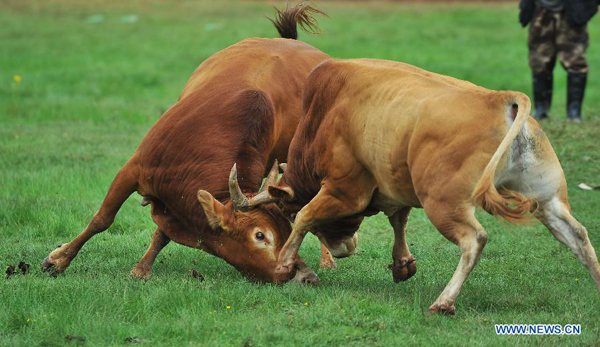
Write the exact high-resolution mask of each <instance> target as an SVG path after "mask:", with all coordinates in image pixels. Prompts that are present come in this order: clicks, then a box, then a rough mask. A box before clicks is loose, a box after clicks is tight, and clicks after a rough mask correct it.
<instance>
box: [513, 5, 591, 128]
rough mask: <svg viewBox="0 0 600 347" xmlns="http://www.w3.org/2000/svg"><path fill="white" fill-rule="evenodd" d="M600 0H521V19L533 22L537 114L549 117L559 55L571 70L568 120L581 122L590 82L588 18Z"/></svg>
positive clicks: (524, 22) (532, 62)
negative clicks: (587, 84)
mask: <svg viewBox="0 0 600 347" xmlns="http://www.w3.org/2000/svg"><path fill="white" fill-rule="evenodd" d="M599 1H600V0H521V2H520V3H519V8H520V13H519V20H520V22H521V24H522V25H523V27H525V26H527V24H529V38H528V42H527V45H528V46H529V66H530V68H531V71H532V75H533V102H534V105H535V110H534V113H533V117H534V118H536V119H545V118H547V117H548V112H549V111H550V105H551V102H552V80H553V77H552V76H553V75H552V71H553V70H554V65H555V63H556V57H557V56H558V59H559V60H560V62H561V65H562V66H563V68H564V69H565V70H566V71H567V74H568V75H567V119H568V120H570V121H575V122H580V121H581V106H582V103H583V95H584V92H585V86H586V83H587V75H588V70H589V68H588V64H587V60H586V50H587V47H588V44H589V35H588V31H587V23H588V21H589V20H590V19H591V18H592V17H593V16H594V15H595V14H596V12H597V11H598V4H599Z"/></svg>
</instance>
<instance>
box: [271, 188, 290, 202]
mask: <svg viewBox="0 0 600 347" xmlns="http://www.w3.org/2000/svg"><path fill="white" fill-rule="evenodd" d="M268 189H269V195H271V196H272V197H273V198H275V199H277V200H288V201H292V200H294V199H295V198H296V194H295V193H294V190H293V189H292V188H291V187H290V186H269V188H268Z"/></svg>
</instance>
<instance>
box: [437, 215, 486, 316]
mask: <svg viewBox="0 0 600 347" xmlns="http://www.w3.org/2000/svg"><path fill="white" fill-rule="evenodd" d="M425 212H426V213H427V215H428V217H429V219H430V220H431V222H432V223H433V225H434V226H435V227H436V228H437V229H438V230H439V231H440V233H441V234H442V235H444V237H445V238H447V239H448V240H450V241H452V242H453V243H454V244H456V245H457V246H458V247H460V250H461V257H460V261H459V263H458V267H457V268H456V271H455V272H454V275H453V276H452V279H450V282H448V284H447V285H446V287H445V288H444V290H443V291H442V293H441V294H440V296H439V297H438V298H437V300H436V301H435V302H434V303H433V304H432V305H431V306H430V307H429V309H428V310H427V312H429V313H445V314H454V313H455V311H456V310H455V307H454V303H455V301H456V297H457V296H458V294H459V293H460V289H461V288H462V285H463V284H464V282H465V280H466V279H467V277H468V276H469V274H470V273H471V271H472V270H473V268H474V267H475V265H477V263H478V262H479V258H480V256H481V252H482V251H483V248H484V246H485V244H486V242H487V233H486V232H485V230H484V229H483V227H482V226H481V224H479V222H478V221H477V219H476V218H475V215H474V213H475V208H474V207H465V208H463V209H457V208H456V206H453V205H448V204H439V203H433V204H425Z"/></svg>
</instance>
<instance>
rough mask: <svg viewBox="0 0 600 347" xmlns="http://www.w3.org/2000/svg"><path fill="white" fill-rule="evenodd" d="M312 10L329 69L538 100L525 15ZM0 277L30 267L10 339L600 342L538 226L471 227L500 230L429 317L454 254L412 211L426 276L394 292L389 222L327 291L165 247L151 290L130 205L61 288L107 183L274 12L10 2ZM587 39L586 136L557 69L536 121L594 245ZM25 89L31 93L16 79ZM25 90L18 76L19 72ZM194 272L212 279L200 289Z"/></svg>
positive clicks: (325, 278)
mask: <svg viewBox="0 0 600 347" xmlns="http://www.w3.org/2000/svg"><path fill="white" fill-rule="evenodd" d="M316 4H317V5H318V6H319V7H320V8H321V9H323V10H325V11H326V12H328V13H329V15H330V18H329V19H326V18H324V19H322V20H321V27H322V28H323V29H324V31H325V33H324V34H323V35H320V36H307V35H302V36H301V39H302V40H304V41H306V42H309V43H311V44H312V45H314V46H316V47H317V48H319V49H321V50H323V51H325V52H327V53H328V54H330V55H332V56H334V57H340V58H350V57H373V58H385V59H393V60H400V61H404V62H408V63H411V64H415V65H417V66H420V67H423V68H426V69H428V70H432V71H435V72H438V73H443V74H447V75H451V76H454V77H458V78H462V79H468V80H470V81H472V82H474V83H476V84H479V85H482V86H485V87H488V88H491V89H511V90H518V91H523V92H526V93H528V94H530V73H529V69H528V66H527V59H526V56H527V49H526V44H525V42H526V31H525V30H523V29H521V28H520V26H519V25H518V24H517V17H516V16H517V6H516V4H513V3H508V4H507V3H504V4H499V5H481V4H479V5H477V4H470V5H467V4H463V5H453V6H450V5H439V4H438V5H425V4H420V5H401V4H391V3H383V4H372V3H352V4H344V3H336V2H326V3H323V4H320V3H319V2H318V1H317V2H316ZM0 7H1V10H0V26H1V27H2V30H1V31H0V47H1V49H0V205H1V208H0V265H2V267H3V268H4V267H6V266H7V265H9V264H16V263H18V262H19V261H22V260H24V261H26V262H28V263H31V264H32V270H31V272H30V273H29V274H28V275H25V276H24V275H14V276H12V277H11V278H10V279H6V280H5V279H4V278H2V279H0V345H3V346H62V345H79V344H81V342H78V341H67V340H65V336H66V335H79V336H85V337H86V339H87V341H86V342H85V344H86V345H88V346H95V345H122V344H128V342H125V340H126V338H128V337H133V336H138V337H139V338H141V339H143V341H142V342H148V344H149V345H161V346H163V345H164V346H181V345H193V346H221V345H226V346H229V345H231V346H242V345H250V346H266V345H294V344H295V345H311V346H315V345H333V346H364V345H381V346H391V345H427V346H431V345H443V346H446V345H454V346H466V345H469V346H484V345H485V346H487V345H507V346H509V345H511V346H512V345H514V344H526V345H528V344H532V345H559V344H560V345H563V344H565V345H574V346H575V345H576V346H582V345H588V346H600V342H599V341H600V323H599V322H600V296H599V295H598V292H597V291H596V288H595V285H594V283H593V281H592V279H591V278H590V276H589V275H588V273H587V271H586V269H585V268H584V267H583V266H582V265H581V264H580V263H579V261H578V260H577V259H576V258H575V257H574V256H573V255H572V254H571V252H570V251H569V250H568V249H567V248H566V247H564V246H563V245H562V244H559V243H558V242H557V241H556V240H555V239H554V238H553V237H552V236H551V235H550V233H549V232H548V231H547V230H546V229H545V228H544V227H543V226H541V225H540V224H534V225H532V226H528V227H514V226H511V225H507V224H506V223H499V222H497V221H495V220H494V219H493V218H491V217H489V216H488V215H486V214H485V213H478V217H480V221H481V222H482V224H483V225H484V227H485V228H486V230H487V231H488V233H489V242H488V245H487V247H486V249H485V251H484V253H483V256H482V259H481V261H480V263H479V265H478V266H477V267H476V268H475V270H474V272H473V273H472V274H471V276H470V277H469V279H468V280H467V282H466V284H465V286H464V287H463V290H462V292H461V295H460V296H459V299H458V301H457V305H456V307H457V315H456V316H454V317H445V316H426V315H424V312H425V311H426V309H427V308H428V307H429V305H430V304H431V303H433V301H434V300H435V299H436V297H437V296H438V294H439V293H440V292H441V290H442V289H443V287H444V286H445V285H446V283H447V282H448V280H449V279H450V277H451V276H452V273H453V271H454V269H455V267H456V265H457V263H458V258H459V250H458V248H457V247H456V246H454V245H453V244H451V243H450V242H448V241H447V240H445V239H444V238H443V237H442V236H441V235H440V234H439V233H438V232H437V231H436V230H435V229H434V228H433V226H432V225H431V224H430V223H429V222H428V220H427V218H426V217H425V215H424V213H423V211H422V210H415V211H414V212H413V213H412V215H411V219H410V222H409V225H408V239H409V244H410V246H411V249H412V252H413V255H414V256H415V257H416V258H417V261H418V267H419V270H418V272H417V274H416V276H415V277H413V278H412V279H410V280H409V281H407V282H405V283H401V284H394V283H393V282H392V276H391V273H390V272H389V270H387V267H386V266H387V264H388V263H390V262H391V249H392V242H393V233H392V229H391V227H390V225H389V224H388V222H387V219H386V218H385V216H383V215H378V216H375V217H371V218H369V219H368V220H367V221H366V222H365V223H364V224H363V226H362V228H361V230H360V232H359V234H360V245H359V250H358V252H357V254H356V255H354V256H353V257H350V258H347V259H341V260H338V265H339V269H338V270H335V271H332V270H319V269H316V267H317V265H318V256H319V246H318V242H317V240H316V238H315V237H312V236H311V237H308V238H307V240H306V242H305V245H304V247H303V249H302V254H303V256H304V258H305V259H306V260H307V262H308V263H309V265H311V266H312V267H313V268H315V269H316V270H317V273H318V274H319V276H320V279H321V282H320V285H319V286H318V287H316V288H313V287H303V286H300V285H284V286H276V285H259V284H253V283H250V282H248V281H246V280H245V279H244V278H242V277H241V276H240V275H239V274H238V273H237V271H235V269H233V268H232V267H230V266H229V265H227V264H226V263H225V262H224V261H222V260H220V259H218V258H215V257H212V256H209V255H208V254H205V253H200V251H196V250H193V249H189V248H185V247H183V246H180V245H176V244H171V245H169V246H167V248H166V249H165V250H164V251H163V252H162V253H161V254H160V255H159V261H157V263H156V264H155V266H154V269H153V277H152V279H151V280H149V281H147V282H143V281H139V280H135V279H132V278H130V277H129V271H130V269H131V268H132V267H133V265H135V264H136V263H137V261H138V260H139V258H140V257H141V256H142V254H143V253H144V251H145V249H146V247H147V245H148V243H149V241H150V236H151V232H152V231H154V225H153V223H152V221H151V219H150V218H149V217H150V216H149V210H148V209H143V208H142V207H140V205H139V202H140V200H141V198H140V197H139V196H132V197H131V198H130V199H129V200H128V201H127V202H126V204H125V205H124V208H123V209H122V210H121V212H120V213H119V215H118V216H117V220H116V223H115V224H114V225H113V226H112V227H111V228H110V229H109V230H108V231H106V232H104V233H103V234H101V235H98V236H96V237H95V238H94V239H93V240H91V241H90V242H89V243H88V244H87V245H86V246H85V247H84V248H83V250H82V252H81V253H80V254H79V256H78V257H77V258H76V259H75V260H74V261H73V263H72V265H71V267H70V268H69V269H68V270H67V272H66V273H65V274H64V275H61V276H59V277H57V278H50V277H48V276H47V275H46V274H43V273H41V271H40V270H39V266H40V263H41V261H42V260H43V259H44V257H45V256H46V255H47V254H48V252H49V251H51V250H52V249H54V247H56V245H57V244H59V243H61V242H66V241H69V240H71V239H72V238H73V237H74V236H75V235H76V234H77V233H78V232H79V231H80V230H81V229H82V228H83V227H84V226H85V225H86V224H87V222H88V221H89V219H90V218H91V216H92V214H93V213H94V212H95V211H96V209H97V208H98V207H99V206H100V203H101V201H102V199H103V197H104V194H105V193H106V190H107V188H108V186H109V184H110V182H111V181H112V178H113V176H114V174H115V173H116V172H117V170H118V169H119V168H120V167H121V166H122V165H123V164H124V163H125V162H126V160H127V159H128V158H129V156H130V155H131V154H132V153H133V152H134V150H135V148H136V146H137V144H138V143H139V141H140V140H141V138H142V136H143V135H144V134H145V132H146V131H147V130H148V129H149V128H150V126H151V125H152V124H153V123H154V122H155V121H156V120H157V119H158V117H159V116H160V114H161V113H162V112H163V111H164V110H165V109H166V108H167V107H168V106H169V105H170V104H173V103H174V102H175V101H176V100H177V97H178V94H179V92H180V91H181V89H182V87H183V85H184V84H185V82H186V80H187V78H188V77H189V75H190V74H191V72H192V71H193V69H194V68H195V67H196V66H197V65H198V64H199V63H200V62H201V61H203V60H204V59H206V58H207V57H208V56H210V55H211V54H213V53H214V52H216V51H218V50H220V49H222V48H225V47H227V46H228V45H230V44H233V43H235V42H237V41H239V40H241V39H243V38H246V37H252V36H262V37H275V36H276V31H275V30H274V29H273V28H272V26H271V24H270V22H269V21H267V20H266V19H265V18H264V17H263V16H264V15H267V14H268V15H270V14H272V10H271V8H270V6H269V3H251V2H241V3H240V2H227V1H224V2H217V1H203V2H198V1H186V0H183V1H175V0H169V1H130V2H119V1H107V2H96V1H93V2H81V3H78V2H75V1H64V0H58V1H52V2H48V1H42V0H34V1H27V2H24V1H17V0H12V1H11V0H4V1H2V2H1V4H0ZM598 20H599V19H598V18H595V19H594V22H593V23H594V25H591V26H590V31H591V33H590V34H591V37H592V45H591V47H590V49H589V63H590V65H591V74H590V79H589V86H588V89H587V95H586V102H585V107H584V122H583V123H582V124H580V125H577V124H570V123H566V122H565V121H564V119H565V112H564V109H565V94H566V92H565V73H564V71H563V70H562V69H561V68H559V67H557V69H556V71H555V76H556V77H555V78H556V82H555V86H556V87H555V98H554V105H553V111H552V114H551V119H550V120H549V121H547V122H544V124H543V127H544V129H545V131H546V134H547V135H548V136H549V138H550V140H551V142H552V143H553V145H554V148H555V150H556V152H557V154H558V156H559V158H560V160H561V162H562V164H563V167H564V170H565V173H566V176H567V180H568V182H569V186H570V201H571V204H572V207H573V211H574V215H575V217H576V218H578V219H579V220H580V221H581V222H582V223H583V224H584V225H586V226H587V228H588V231H589V233H590V238H591V241H592V244H593V245H594V246H595V247H596V249H598V250H600V195H599V193H598V192H588V191H582V190H579V189H577V184H579V183H580V182H586V183H588V184H590V185H592V184H594V185H598V184H600V181H599V179H600V150H598V141H599V140H600V78H598V77H597V76H598V74H599V71H600V42H598V41H597V40H595V38H597V37H600V29H599V27H598V25H597V23H598ZM15 75H19V76H20V77H21V80H20V81H19V82H17V81H16V80H15V77H14V76H15ZM17 79H18V78H17ZM191 269H196V270H198V271H199V272H201V273H202V274H203V275H204V277H205V278H206V280H205V281H204V282H199V281H198V279H196V278H193V277H192V276H191V275H190V271H191ZM497 323H530V324H534V323H558V324H567V323H573V324H581V326H582V334H581V335H580V336H510V337H509V336H506V337H498V336H496V334H495V332H494V324H497Z"/></svg>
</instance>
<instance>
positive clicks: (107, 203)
mask: <svg viewBox="0 0 600 347" xmlns="http://www.w3.org/2000/svg"><path fill="white" fill-rule="evenodd" d="M137 187H138V180H137V167H135V166H133V165H132V164H130V163H128V164H127V165H125V166H124V167H123V168H122V169H121V170H120V171H119V173H117V175H116V177H115V179H114V180H113V182H112V184H111V185H110V188H109V189H108V193H107V194H106V197H105V198H104V201H103V202H102V205H101V206H100V209H99V210H98V212H96V214H94V217H92V220H91V221H90V223H89V224H88V226H87V227H86V228H85V229H84V230H83V231H82V232H81V233H80V234H79V235H77V237H75V239H73V240H72V241H71V242H68V243H65V244H63V245H61V246H59V247H58V248H57V249H55V250H54V251H52V252H50V254H49V255H48V256H47V257H46V259H44V261H43V263H42V270H43V271H49V272H50V275H51V276H55V275H56V274H58V273H61V272H63V271H65V269H66V268H67V267H68V266H69V265H70V264H71V261H72V260H73V258H75V256H76V255H77V253H78V252H79V250H81V247H83V245H84V244H85V243H86V242H87V241H88V240H89V239H91V238H92V237H93V236H94V235H96V234H98V233H101V232H103V231H104V230H106V229H108V228H109V227H110V226H111V225H112V223H113V221H114V220H115V216H116V214H117V212H118V211H119V209H120V208H121V206H122V205H123V203H124V202H125V200H127V198H128V197H129V196H130V195H131V194H132V193H133V192H135V191H136V190H137Z"/></svg>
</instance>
